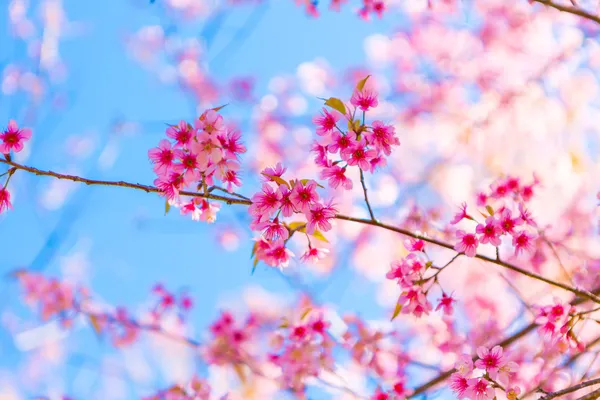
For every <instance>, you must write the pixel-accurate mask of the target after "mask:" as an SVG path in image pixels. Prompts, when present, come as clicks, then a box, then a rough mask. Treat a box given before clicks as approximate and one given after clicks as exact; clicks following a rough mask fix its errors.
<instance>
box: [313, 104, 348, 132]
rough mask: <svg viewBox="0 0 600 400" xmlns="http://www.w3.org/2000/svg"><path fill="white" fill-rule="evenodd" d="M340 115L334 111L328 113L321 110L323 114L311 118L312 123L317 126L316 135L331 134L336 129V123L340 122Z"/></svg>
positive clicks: (324, 109)
mask: <svg viewBox="0 0 600 400" xmlns="http://www.w3.org/2000/svg"><path fill="white" fill-rule="evenodd" d="M340 118H341V115H340V113H338V112H337V111H335V110H332V111H329V110H327V109H326V108H323V114H322V115H318V116H316V117H314V118H313V123H314V124H315V125H317V135H319V136H323V135H326V134H331V133H332V132H333V131H334V129H337V128H336V123H337V122H338V121H339V120H340Z"/></svg>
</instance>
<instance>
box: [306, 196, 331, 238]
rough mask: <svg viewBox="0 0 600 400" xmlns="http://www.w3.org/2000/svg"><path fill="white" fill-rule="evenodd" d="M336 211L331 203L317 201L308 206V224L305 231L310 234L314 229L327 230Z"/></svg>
mask: <svg viewBox="0 0 600 400" xmlns="http://www.w3.org/2000/svg"><path fill="white" fill-rule="evenodd" d="M336 213H337V211H336V209H335V208H334V207H333V205H332V203H331V202H329V203H327V204H321V203H317V204H314V205H312V206H311V207H310V210H309V213H308V215H307V219H308V224H307V225H306V232H307V233H308V234H310V235H312V234H313V233H314V232H315V230H316V229H319V230H321V231H322V232H327V231H328V230H330V229H331V222H330V221H331V220H332V219H334V218H335V215H336Z"/></svg>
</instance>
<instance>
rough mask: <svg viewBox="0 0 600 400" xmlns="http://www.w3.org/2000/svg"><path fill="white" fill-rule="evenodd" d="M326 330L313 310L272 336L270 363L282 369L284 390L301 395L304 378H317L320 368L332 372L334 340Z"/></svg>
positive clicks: (281, 381)
mask: <svg viewBox="0 0 600 400" xmlns="http://www.w3.org/2000/svg"><path fill="white" fill-rule="evenodd" d="M328 327H329V323H328V322H327V321H325V320H324V319H323V316H322V314H321V313H320V312H318V311H316V310H312V311H309V312H308V314H307V315H305V316H303V318H301V319H300V321H298V322H297V323H294V324H284V326H282V329H281V331H280V332H277V333H276V334H275V335H274V337H273V338H272V340H271V346H272V352H271V353H270V354H269V360H270V361H271V362H272V363H273V364H275V365H276V366H278V367H279V368H280V369H281V376H280V377H279V381H280V384H281V386H282V387H283V388H285V389H289V390H291V391H293V392H295V393H303V392H304V391H305V383H306V380H307V379H309V378H313V377H318V376H319V374H320V372H321V370H323V369H326V370H329V371H332V370H333V369H334V360H333V355H332V348H333V346H334V341H333V339H331V338H330V336H329V334H328V332H327V329H328Z"/></svg>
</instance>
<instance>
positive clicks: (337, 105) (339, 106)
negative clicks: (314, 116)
mask: <svg viewBox="0 0 600 400" xmlns="http://www.w3.org/2000/svg"><path fill="white" fill-rule="evenodd" d="M325 105H326V106H329V107H331V108H333V109H334V110H336V111H339V112H341V113H342V114H346V106H345V105H344V103H343V102H342V101H341V100H340V99H338V98H335V97H330V98H328V99H327V101H325Z"/></svg>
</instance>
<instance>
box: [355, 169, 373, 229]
mask: <svg viewBox="0 0 600 400" xmlns="http://www.w3.org/2000/svg"><path fill="white" fill-rule="evenodd" d="M359 170H360V184H361V185H362V188H363V193H364V194H365V203H367V208H368V209H369V215H370V216H371V221H375V214H373V209H372V208H371V203H369V196H367V185H365V175H364V174H363V170H362V168H359Z"/></svg>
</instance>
